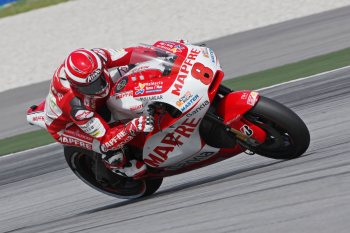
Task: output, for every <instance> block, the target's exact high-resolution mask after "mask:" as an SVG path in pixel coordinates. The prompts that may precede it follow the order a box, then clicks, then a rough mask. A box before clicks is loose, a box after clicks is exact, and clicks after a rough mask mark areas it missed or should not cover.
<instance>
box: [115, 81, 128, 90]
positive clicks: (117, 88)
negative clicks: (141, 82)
mask: <svg viewBox="0 0 350 233" xmlns="http://www.w3.org/2000/svg"><path fill="white" fill-rule="evenodd" d="M127 83H128V78H127V77H124V78H122V79H120V81H119V82H118V84H117V85H116V86H115V92H119V91H121V90H122V89H123V88H124V87H125V86H126V84H127Z"/></svg>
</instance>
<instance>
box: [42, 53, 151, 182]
mask: <svg viewBox="0 0 350 233" xmlns="http://www.w3.org/2000/svg"><path fill="white" fill-rule="evenodd" d="M138 49H141V48H139V47H131V48H125V49H121V50H114V49H103V48H99V49H77V50H74V51H73V52H71V53H70V54H69V55H68V57H67V58H66V59H65V61H64V63H63V64H61V65H60V66H59V67H58V68H57V70H56V72H55V74H54V76H53V78H52V81H51V85H50V91H49V94H48V96H47V98H46V102H45V111H44V112H45V124H46V127H47V130H48V132H49V133H50V134H51V135H52V136H53V138H54V139H55V140H56V141H58V142H60V143H62V144H65V145H71V146H78V147H82V148H84V149H88V150H93V151H95V152H97V153H100V154H102V159H103V162H104V163H105V165H106V166H107V167H108V168H110V169H112V170H113V171H115V172H117V173H120V174H122V175H124V176H127V177H135V176H139V175H142V174H144V173H145V172H146V165H145V164H144V163H143V162H141V161H137V160H130V161H127V158H126V155H125V153H124V150H123V146H124V145H125V144H126V143H127V142H129V141H130V140H132V139H133V138H134V137H135V136H136V134H137V133H139V132H151V131H152V130H153V117H152V116H140V117H138V118H135V119H132V120H131V121H130V122H128V123H126V124H118V125H113V126H109V125H108V124H107V121H106V120H105V119H104V115H108V114H104V113H103V112H105V111H103V110H105V109H106V107H105V104H106V101H107V99H108V97H109V93H110V90H111V88H112V86H113V84H114V83H115V82H117V81H118V79H119V78H120V77H121V76H122V75H123V74H124V73H125V72H126V71H127V70H126V67H125V66H127V65H129V63H130V59H131V55H132V54H133V52H135V51H137V50H138ZM137 52H140V51H137ZM142 52H143V53H148V54H149V55H150V56H154V54H152V52H154V51H142ZM112 68H114V69H117V74H116V75H114V76H113V77H112V76H111V74H110V71H111V69H112ZM105 118H106V117H105Z"/></svg>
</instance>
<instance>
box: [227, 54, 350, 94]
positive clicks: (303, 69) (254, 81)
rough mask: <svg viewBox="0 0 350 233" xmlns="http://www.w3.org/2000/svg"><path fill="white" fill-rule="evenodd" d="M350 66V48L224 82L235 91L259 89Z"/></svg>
mask: <svg viewBox="0 0 350 233" xmlns="http://www.w3.org/2000/svg"><path fill="white" fill-rule="evenodd" d="M347 65H350V48H347V49H344V50H340V51H337V52H333V53H329V54H326V55H322V56H318V57H314V58H310V59H307V60H303V61H300V62H296V63H292V64H288V65H284V66H280V67H277V68H273V69H269V70H265V71H261V72H257V73H253V74H249V75H244V76H241V77H239V78H235V79H232V80H227V81H224V84H225V85H226V86H229V87H230V88H232V89H233V90H242V89H258V88H262V87H267V86H271V85H273V84H277V83H281V82H286V81H290V80H294V79H297V78H302V77H307V76H310V75H313V74H318V73H322V72H325V71H328V70H333V69H336V68H340V67H344V66H347Z"/></svg>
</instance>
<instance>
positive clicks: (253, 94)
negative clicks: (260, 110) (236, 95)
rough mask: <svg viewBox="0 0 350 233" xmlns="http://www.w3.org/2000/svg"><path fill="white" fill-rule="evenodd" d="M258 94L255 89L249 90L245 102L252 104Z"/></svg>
mask: <svg viewBox="0 0 350 233" xmlns="http://www.w3.org/2000/svg"><path fill="white" fill-rule="evenodd" d="M258 96H259V93H258V92H255V91H252V92H250V94H249V96H248V100H247V104H249V105H251V106H254V105H255V103H256V101H258Z"/></svg>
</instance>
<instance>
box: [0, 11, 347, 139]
mask: <svg viewBox="0 0 350 233" xmlns="http://www.w3.org/2000/svg"><path fill="white" fill-rule="evenodd" d="M349 22H350V7H344V8H340V9H337V10H332V11H328V12H325V13H320V14H316V15H312V16H308V17H304V18H300V19H296V20H291V21H287V22H284V23H279V24H275V25H271V26H267V27H263V28H260V29H254V30H251V31H247V32H243V33H238V34H234V35H230V36H226V37H223V38H220V39H216V40H212V41H207V42H206V43H207V45H208V46H209V47H211V48H213V49H214V51H215V52H216V54H217V55H218V57H219V59H220V62H221V64H222V66H223V69H224V71H225V74H226V78H232V77H236V76H239V75H243V74H248V73H251V72H255V71H260V70H264V69H268V68H272V67H276V66H280V65H283V64H288V63H292V62H296V61H300V60H302V59H306V58H310V57H313V56H316V55H321V54H325V53H329V52H332V51H336V50H340V49H343V48H347V47H350V23H349ZM213 33H215V32H213ZM52 72H53V71H52ZM24 75H25V74H24ZM48 79H49V77H48ZM48 88H49V83H48V82H42V83H39V84H35V85H32V86H26V87H21V88H17V89H13V90H10V91H5V92H2V93H0V106H1V111H0V119H1V121H2V122H6V124H1V125H0V139H1V138H4V137H9V136H12V135H16V134H19V133H23V132H28V131H32V130H36V128H34V127H31V126H29V125H28V124H27V122H26V120H25V111H26V109H27V108H28V107H29V106H31V105H32V104H36V103H38V102H39V101H41V100H42V99H44V98H45V96H46V95H47V93H48Z"/></svg>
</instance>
